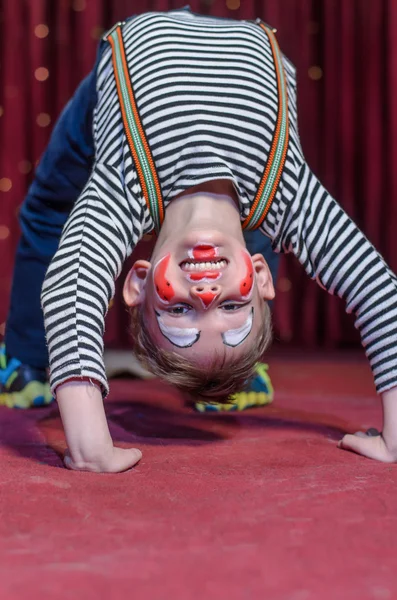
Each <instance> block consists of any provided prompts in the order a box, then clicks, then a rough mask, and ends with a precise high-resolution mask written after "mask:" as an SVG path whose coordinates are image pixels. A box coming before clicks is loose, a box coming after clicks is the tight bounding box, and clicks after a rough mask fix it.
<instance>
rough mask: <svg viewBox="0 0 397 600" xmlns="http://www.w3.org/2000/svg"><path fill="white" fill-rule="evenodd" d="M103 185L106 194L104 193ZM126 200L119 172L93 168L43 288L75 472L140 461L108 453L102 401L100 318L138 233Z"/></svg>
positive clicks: (54, 378) (135, 210) (55, 380)
mask: <svg viewBox="0 0 397 600" xmlns="http://www.w3.org/2000/svg"><path fill="white" fill-rule="evenodd" d="M107 180H108V181H110V182H111V194H110V193H109V195H108V194H106V193H104V187H102V186H103V185H105V183H104V182H105V181H107ZM100 186H101V187H100ZM128 194H129V193H128V192H127V191H126V190H125V189H124V186H123V182H122V177H121V173H119V172H118V170H117V169H116V168H114V167H110V166H105V165H100V164H96V165H95V166H94V169H93V173H92V174H91V177H90V179H89V181H88V183H87V185H86V187H85V189H84V191H83V193H82V195H81V196H80V198H79V199H78V201H77V202H76V204H75V206H74V208H73V210H72V212H71V214H70V216H69V219H68V221H67V223H66V225H65V228H64V230H63V234H62V238H61V241H60V244H59V247H58V250H57V252H56V254H55V256H54V258H53V260H52V262H51V264H50V267H49V269H48V271H47V274H46V278H45V280H44V284H43V289H42V296H41V300H42V307H43V312H44V321H45V328H46V337H47V344H48V349H49V357H50V369H51V378H50V384H51V390H52V391H53V393H56V396H57V400H58V403H59V406H60V410H61V416H62V421H63V424H64V428H65V434H66V439H67V442H68V445H69V444H70V446H69V455H66V457H65V464H66V466H68V467H70V468H73V469H79V470H93V471H112V472H113V471H120V470H124V469H125V468H128V466H132V464H134V463H135V462H137V460H139V458H137V455H136V453H134V454H133V455H132V452H133V451H132V450H123V449H116V448H114V447H113V443H112V440H111V438H110V434H109V430H108V426H107V423H106V418H105V413H104V408H103V401H102V396H104V397H105V396H106V395H107V394H108V390H109V388H108V383H107V379H106V375H105V367H104V364H103V331H104V318H105V315H106V313H107V310H108V305H109V302H110V300H111V298H112V297H113V295H114V288H115V280H116V279H117V277H118V275H119V274H120V271H121V269H122V265H123V263H124V261H125V259H126V258H127V257H128V256H129V255H130V254H131V252H132V250H133V248H134V246H135V245H136V243H137V241H138V240H139V238H140V237H141V234H142V229H143V223H142V221H141V220H140V219H139V214H140V213H139V211H140V208H141V207H140V204H139V202H138V201H137V200H136V199H135V198H134V197H132V198H130V197H129V196H128ZM73 379H75V380H77V382H78V384H77V385H75V384H74V382H71V380H73ZM64 384H65V385H64ZM97 384H98V385H97ZM126 465H127V466H126Z"/></svg>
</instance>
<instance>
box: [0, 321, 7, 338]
mask: <svg viewBox="0 0 397 600" xmlns="http://www.w3.org/2000/svg"><path fill="white" fill-rule="evenodd" d="M5 332H6V324H5V323H1V325H0V335H4V334H5Z"/></svg>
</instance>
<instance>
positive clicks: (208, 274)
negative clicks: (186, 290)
mask: <svg viewBox="0 0 397 600" xmlns="http://www.w3.org/2000/svg"><path fill="white" fill-rule="evenodd" d="M220 277H222V273H221V272H220V271H197V272H196V273H187V274H186V279H187V280H188V281H191V282H192V283H196V282H197V281H200V283H203V282H205V283H213V282H214V281H217V280H218V279H219V278H220Z"/></svg>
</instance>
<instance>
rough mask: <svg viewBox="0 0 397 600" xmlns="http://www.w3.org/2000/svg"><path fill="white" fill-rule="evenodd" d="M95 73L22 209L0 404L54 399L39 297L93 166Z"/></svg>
mask: <svg viewBox="0 0 397 600" xmlns="http://www.w3.org/2000/svg"><path fill="white" fill-rule="evenodd" d="M99 56H100V54H99V53H98V59H99ZM95 73H96V69H94V70H93V71H92V72H91V73H90V75H89V76H88V77H86V79H84V81H83V82H82V83H81V84H80V86H79V88H78V89H77V91H76V93H75V95H74V97H73V98H72V100H71V101H70V102H69V104H68V105H67V106H66V108H65V109H64V111H63V112H62V115H61V116H60V118H59V120H58V122H57V124H56V126H55V128H54V130H53V133H52V136H51V140H50V143H49V145H48V147H47V150H46V152H45V154H44V155H43V157H42V160H41V161H40V164H39V166H38V169H37V172H36V176H35V179H34V181H33V183H32V185H31V187H30V189H29V192H28V194H27V196H26V198H25V201H24V203H23V205H22V207H21V210H20V214H19V220H20V225H21V230H22V237H21V240H20V242H19V245H18V249H17V253H16V259H15V266H14V275H13V283H12V291H11V299H10V309H9V314H8V317H7V323H6V333H5V340H4V342H5V343H4V344H3V345H2V346H1V348H0V405H1V404H3V405H6V406H9V407H18V408H29V407H30V406H40V405H44V404H48V403H50V402H51V400H52V395H51V393H50V389H49V385H48V383H47V372H46V368H47V367H48V352H47V345H46V340H45V333H44V321H43V314H42V310H41V304H40V294H41V288H42V284H43V281H44V276H45V273H46V271H47V268H48V266H49V264H50V262H51V259H52V257H53V255H54V254H55V252H56V250H57V247H58V244H59V240H60V237H61V234H62V230H63V227H64V225H65V223H66V221H67V219H68V216H69V214H70V212H71V210H72V208H73V206H74V204H75V202H76V200H77V198H78V197H79V195H80V194H81V192H82V190H83V188H84V186H85V184H86V182H87V180H88V177H89V174H90V171H91V167H92V164H93V157H94V144H93V137H92V115H93V109H94V106H95V104H96V89H95V80H96V76H95Z"/></svg>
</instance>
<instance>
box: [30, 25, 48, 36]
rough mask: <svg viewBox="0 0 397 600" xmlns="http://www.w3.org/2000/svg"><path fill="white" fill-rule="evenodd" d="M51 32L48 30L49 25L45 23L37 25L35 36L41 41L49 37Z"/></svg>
mask: <svg viewBox="0 0 397 600" xmlns="http://www.w3.org/2000/svg"><path fill="white" fill-rule="evenodd" d="M49 32H50V30H49V29H48V27H47V25H44V23H40V25H36V27H35V28H34V34H35V36H36V37H38V38H40V39H43V38H45V37H47V35H48V34H49Z"/></svg>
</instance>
